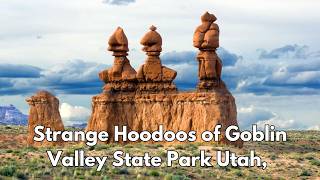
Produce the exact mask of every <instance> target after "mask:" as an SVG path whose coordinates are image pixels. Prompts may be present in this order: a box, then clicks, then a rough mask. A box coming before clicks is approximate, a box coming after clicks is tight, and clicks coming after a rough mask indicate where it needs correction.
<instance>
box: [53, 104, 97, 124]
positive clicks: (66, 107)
mask: <svg viewBox="0 0 320 180" xmlns="http://www.w3.org/2000/svg"><path fill="white" fill-rule="evenodd" d="M59 110H60V115H61V118H62V121H63V123H64V125H65V126H70V125H73V124H83V123H87V121H88V119H89V117H90V114H91V110H90V109H88V108H86V107H82V106H72V105H70V104H68V103H62V104H61V106H60V108H59Z"/></svg>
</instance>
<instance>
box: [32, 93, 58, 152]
mask: <svg viewBox="0 0 320 180" xmlns="http://www.w3.org/2000/svg"><path fill="white" fill-rule="evenodd" d="M26 101H27V102H28V104H29V106H30V110H29V120H28V139H27V141H28V144H29V145H34V146H43V145H57V144H61V142H57V143H54V142H46V141H44V142H35V141H33V137H34V135H35V133H34V128H35V126H38V125H42V126H44V127H45V128H51V130H53V131H62V130H64V126H63V123H62V120H61V116H60V113H59V100H58V99H57V98H56V97H54V96H53V95H52V94H51V93H49V92H47V91H39V92H38V93H36V94H35V95H34V96H31V97H30V98H28V99H26Z"/></svg>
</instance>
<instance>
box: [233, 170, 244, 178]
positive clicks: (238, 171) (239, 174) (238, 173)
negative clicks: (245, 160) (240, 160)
mask: <svg viewBox="0 0 320 180" xmlns="http://www.w3.org/2000/svg"><path fill="white" fill-rule="evenodd" d="M234 174H235V175H236V176H238V177H242V176H243V175H244V174H243V172H242V171H241V170H237V171H235V172H234Z"/></svg>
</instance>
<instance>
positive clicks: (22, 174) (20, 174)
mask: <svg viewBox="0 0 320 180" xmlns="http://www.w3.org/2000/svg"><path fill="white" fill-rule="evenodd" d="M15 176H16V177H17V178H18V179H21V180H24V179H28V176H27V175H25V174H24V173H22V172H16V174H15Z"/></svg>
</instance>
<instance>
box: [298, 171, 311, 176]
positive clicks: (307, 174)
mask: <svg viewBox="0 0 320 180" xmlns="http://www.w3.org/2000/svg"><path fill="white" fill-rule="evenodd" d="M300 176H311V173H310V172H309V171H307V170H304V171H302V173H301V174H300Z"/></svg>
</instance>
